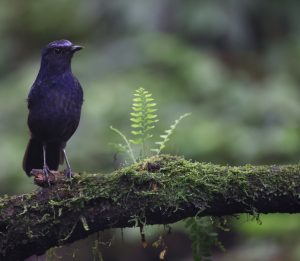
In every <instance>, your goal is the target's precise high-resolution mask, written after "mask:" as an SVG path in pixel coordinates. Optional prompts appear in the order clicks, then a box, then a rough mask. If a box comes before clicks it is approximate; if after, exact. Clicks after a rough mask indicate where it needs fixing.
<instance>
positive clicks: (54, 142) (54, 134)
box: [23, 40, 83, 185]
mask: <svg viewBox="0 0 300 261" xmlns="http://www.w3.org/2000/svg"><path fill="white" fill-rule="evenodd" d="M82 48H83V47H82V46H80V45H74V44H73V43H71V42H70V41H69V40H58V41H54V42H51V43H49V44H48V45H46V46H45V47H44V48H43V50H42V55H41V63H40V69H39V71H38V74H37V77H36V79H35V81H34V83H33V85H32V86H31V88H30V91H29V94H28V98H27V107H28V110H29V113H28V118H27V125H28V127H29V130H30V139H29V142H28V145H27V148H26V150H25V154H24V158H23V169H24V171H25V172H26V174H27V175H28V176H31V171H32V170H33V169H42V171H43V174H44V176H45V179H46V180H47V181H48V184H49V185H50V183H49V175H51V174H53V173H52V172H51V170H58V168H59V165H60V164H63V163H64V161H65V162H66V169H65V170H64V173H65V175H66V176H67V177H68V178H70V179H72V177H73V173H72V169H71V165H70V162H69V160H68V157H67V153H66V150H65V148H66V144H67V141H68V140H69V139H70V138H71V136H72V135H73V134H74V132H75V131H76V129H77V127H78V125H79V121H80V116H81V107H82V104H83V90H82V87H81V85H80V83H79V81H78V80H77V78H76V77H75V76H74V75H73V73H72V70H71V60H72V57H73V55H74V53H75V52H77V51H79V50H81V49H82Z"/></svg>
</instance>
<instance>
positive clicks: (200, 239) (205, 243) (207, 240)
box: [185, 217, 224, 261]
mask: <svg viewBox="0 0 300 261" xmlns="http://www.w3.org/2000/svg"><path fill="white" fill-rule="evenodd" d="M185 225H186V228H187V229H188V230H189V236H190V239H191V241H192V250H193V256H194V260H195V261H206V260H210V257H211V251H212V247H214V246H218V247H220V248H221V249H224V248H223V246H222V244H221V243H220V241H219V240H218V233H217V232H216V231H215V228H214V226H213V224H212V221H211V219H210V218H209V217H194V218H189V219H187V221H186V222H185Z"/></svg>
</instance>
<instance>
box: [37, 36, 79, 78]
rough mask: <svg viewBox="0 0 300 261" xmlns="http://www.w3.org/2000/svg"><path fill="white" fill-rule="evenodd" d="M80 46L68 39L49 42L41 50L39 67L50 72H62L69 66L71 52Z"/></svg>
mask: <svg viewBox="0 0 300 261" xmlns="http://www.w3.org/2000/svg"><path fill="white" fill-rule="evenodd" d="M82 48H83V47H82V46H79V45H74V44H72V43H71V42H70V41H68V40H59V41H54V42H51V43H49V44H48V45H47V46H46V47H45V48H44V49H43V51H42V64H41V67H44V68H43V69H46V70H48V71H49V70H50V71H52V72H58V73H59V72H64V71H66V70H68V69H70V68H71V59H72V57H73V54H74V53H75V52H77V51H79V50H81V49H82Z"/></svg>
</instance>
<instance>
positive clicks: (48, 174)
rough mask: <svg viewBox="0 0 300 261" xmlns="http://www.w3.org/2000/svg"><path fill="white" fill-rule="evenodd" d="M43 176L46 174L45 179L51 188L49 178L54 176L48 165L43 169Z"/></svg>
mask: <svg viewBox="0 0 300 261" xmlns="http://www.w3.org/2000/svg"><path fill="white" fill-rule="evenodd" d="M43 174H44V176H45V179H46V181H47V183H48V186H49V187H50V186H51V182H50V179H49V176H50V175H53V173H52V172H51V171H50V169H49V167H48V166H47V165H45V166H44V167H43Z"/></svg>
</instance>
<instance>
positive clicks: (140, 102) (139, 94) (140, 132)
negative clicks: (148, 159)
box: [130, 88, 158, 158]
mask: <svg viewBox="0 0 300 261" xmlns="http://www.w3.org/2000/svg"><path fill="white" fill-rule="evenodd" d="M133 95H134V96H135V98H133V103H132V110H133V112H131V113H130V115H131V116H132V118H130V121H131V122H132V124H131V127H132V128H133V130H132V131H131V133H132V134H133V135H134V138H133V139H131V140H130V142H131V143H133V144H135V145H138V144H141V145H142V158H144V157H145V156H146V143H145V142H146V140H148V139H150V138H152V136H153V135H152V134H151V130H152V129H154V127H155V125H154V124H155V123H156V122H158V119H157V114H155V112H156V111H157V109H156V108H155V107H156V103H154V99H153V98H152V97H151V96H152V94H151V93H149V92H148V91H146V90H145V89H144V88H139V89H137V90H136V91H135V93H134V94H133Z"/></svg>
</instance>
